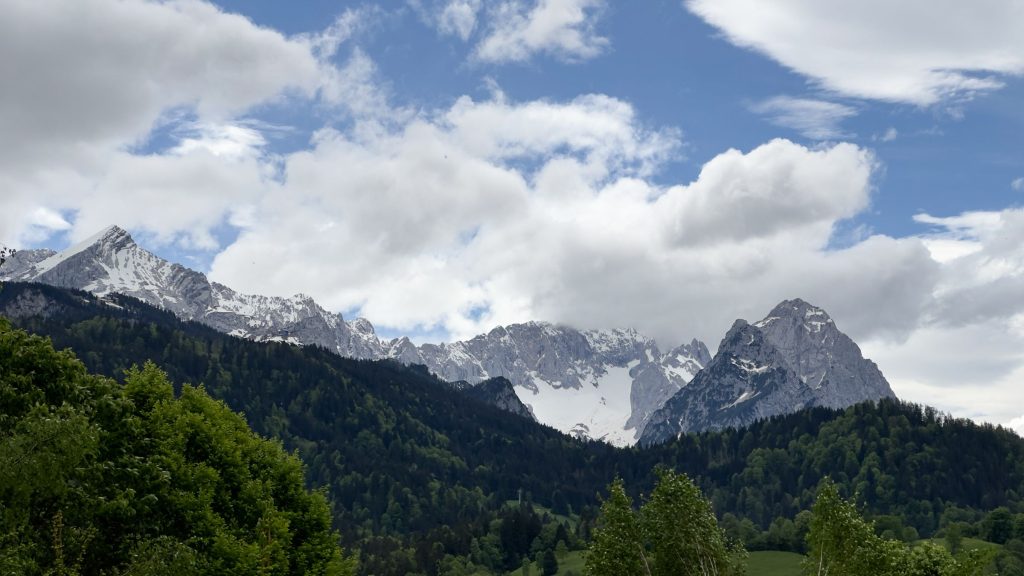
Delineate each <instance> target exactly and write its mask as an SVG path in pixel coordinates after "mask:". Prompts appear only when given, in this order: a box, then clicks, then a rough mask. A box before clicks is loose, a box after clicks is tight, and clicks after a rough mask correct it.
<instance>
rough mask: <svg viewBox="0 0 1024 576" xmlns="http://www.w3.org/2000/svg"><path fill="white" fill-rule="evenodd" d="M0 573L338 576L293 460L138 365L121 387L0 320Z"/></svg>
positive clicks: (224, 411) (213, 404) (320, 519)
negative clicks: (93, 373)
mask: <svg viewBox="0 0 1024 576" xmlns="http://www.w3.org/2000/svg"><path fill="white" fill-rule="evenodd" d="M0 508H2V510H3V514H2V515H0V573H3V574H25V575H33V574H61V575H65V574H83V575H85V574H106V575H113V574H147V575H148V574H267V575H282V576H283V575H300V574H320V575H331V576H343V575H349V574H352V573H353V571H354V563H353V561H352V560H351V559H348V558H346V557H344V556H343V554H342V551H341V549H340V548H339V547H338V544H337V542H338V535H337V533H335V532H334V531H333V530H332V529H331V517H330V508H329V506H328V504H327V500H326V498H325V497H324V495H323V494H322V493H320V492H309V491H307V490H306V488H305V486H304V479H303V467H302V463H301V462H300V461H299V459H298V458H297V457H296V456H294V455H289V454H288V453H286V452H285V451H284V450H283V449H282V447H281V445H280V443H279V442H272V441H269V440H266V439H263V438H260V437H258V436H257V435H255V434H254V433H253V432H252V431H251V430H250V429H249V427H248V425H247V424H246V423H245V420H244V419H243V418H242V417H241V416H239V415H238V414H235V413H234V412H232V411H231V410H230V409H229V408H228V407H227V406H226V405H225V404H224V403H223V402H220V401H217V400H214V399H212V398H210V396H209V395H207V394H206V392H205V391H204V390H203V389H202V388H195V387H191V386H184V387H182V389H181V392H180V394H178V395H175V393H174V388H173V386H172V385H171V383H170V382H169V381H168V379H167V377H166V375H165V374H164V373H163V372H161V371H160V370H159V369H158V368H157V367H156V366H155V365H153V364H151V363H149V364H146V365H145V366H143V367H142V368H133V369H130V370H129V371H128V372H127V374H126V377H125V380H124V384H123V385H122V384H119V383H118V382H116V381H114V380H111V379H108V378H104V377H100V376H95V375H92V374H89V373H88V372H87V371H86V369H85V367H84V366H83V365H82V364H81V363H80V362H78V361H77V360H76V359H75V358H74V356H73V355H72V354H71V353H70V352H57V351H55V350H54V349H53V347H52V346H51V344H50V343H49V341H48V340H46V339H43V338H40V337H37V336H30V335H28V334H26V333H25V332H22V331H20V330H15V329H12V328H11V326H10V324H9V323H8V322H7V321H6V320H4V319H2V318H0Z"/></svg>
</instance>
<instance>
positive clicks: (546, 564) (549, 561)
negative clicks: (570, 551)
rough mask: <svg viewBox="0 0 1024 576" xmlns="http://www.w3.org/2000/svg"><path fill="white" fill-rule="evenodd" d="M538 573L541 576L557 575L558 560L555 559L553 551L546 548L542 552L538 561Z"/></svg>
mask: <svg viewBox="0 0 1024 576" xmlns="http://www.w3.org/2000/svg"><path fill="white" fill-rule="evenodd" d="M540 573H541V574H542V576H555V574H557V573H558V559H556V558H555V552H554V550H552V549H550V548H548V549H547V550H545V551H544V554H543V555H542V556H541V561H540Z"/></svg>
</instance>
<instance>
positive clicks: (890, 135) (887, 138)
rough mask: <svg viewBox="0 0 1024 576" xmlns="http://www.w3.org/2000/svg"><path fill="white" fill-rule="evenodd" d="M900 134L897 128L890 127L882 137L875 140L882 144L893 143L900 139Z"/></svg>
mask: <svg viewBox="0 0 1024 576" xmlns="http://www.w3.org/2000/svg"><path fill="white" fill-rule="evenodd" d="M899 136H900V132H899V130H897V129H896V128H893V127H892V126H890V127H889V128H888V129H887V130H886V131H885V132H884V133H882V135H881V136H876V137H875V139H876V140H878V141H880V142H892V141H893V140H895V139H897V138H899Z"/></svg>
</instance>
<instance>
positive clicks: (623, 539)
mask: <svg viewBox="0 0 1024 576" xmlns="http://www.w3.org/2000/svg"><path fill="white" fill-rule="evenodd" d="M601 522H602V524H601V526H600V527H599V528H598V530H597V531H596V532H595V536H594V541H593V543H592V545H591V548H590V551H589V552H588V554H587V556H586V569H587V574H589V575H591V576H606V575H607V576H611V575H618V574H647V575H649V576H661V575H665V576H669V575H673V576H676V575H678V576H689V575H694V576H707V575H711V574H714V575H721V576H726V575H732V574H743V573H744V570H745V566H744V560H745V553H744V552H743V550H742V548H740V547H735V548H733V547H730V546H727V545H726V538H725V532H724V530H722V528H720V527H719V526H718V522H717V521H716V519H715V515H714V512H713V511H712V509H711V503H710V502H708V501H707V500H705V499H704V497H703V495H702V494H701V492H700V489H699V488H697V486H696V485H695V484H694V483H693V482H692V481H691V480H690V479H689V477H687V476H686V475H685V474H676V473H675V472H672V471H670V470H667V469H659V470H658V483H657V485H656V487H655V489H654V492H653V493H652V494H651V497H650V498H649V499H648V500H647V502H645V503H644V504H643V506H642V507H641V508H640V512H639V517H638V515H637V513H636V512H634V511H633V508H632V502H631V501H630V499H629V497H628V496H627V495H626V493H625V488H624V486H623V483H622V480H620V479H617V480H616V481H615V482H613V483H612V485H611V486H609V497H608V499H607V500H605V502H604V505H602V507H601Z"/></svg>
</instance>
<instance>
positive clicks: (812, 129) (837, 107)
mask: <svg viewBox="0 0 1024 576" xmlns="http://www.w3.org/2000/svg"><path fill="white" fill-rule="evenodd" d="M750 109H751V111H753V112H755V113H757V114H761V115H763V116H766V117H767V118H768V120H769V121H770V122H771V123H772V124H775V125H776V126H782V127H783V128H789V129H791V130H795V131H796V132H798V133H800V134H801V135H803V136H804V137H806V138H810V139H812V140H835V139H838V138H842V137H843V136H844V132H843V130H842V128H841V126H840V125H841V124H842V122H843V120H846V119H847V118H850V117H853V116H856V115H857V110H856V109H855V108H853V107H851V106H846V105H844V104H838V103H836V102H827V101H825V100H811V99H807V98H793V97H792V96H775V97H773V98H769V99H767V100H764V101H762V102H758V103H756V104H754V105H753V106H751V107H750Z"/></svg>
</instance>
